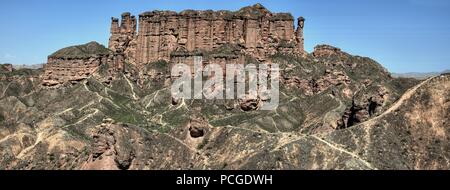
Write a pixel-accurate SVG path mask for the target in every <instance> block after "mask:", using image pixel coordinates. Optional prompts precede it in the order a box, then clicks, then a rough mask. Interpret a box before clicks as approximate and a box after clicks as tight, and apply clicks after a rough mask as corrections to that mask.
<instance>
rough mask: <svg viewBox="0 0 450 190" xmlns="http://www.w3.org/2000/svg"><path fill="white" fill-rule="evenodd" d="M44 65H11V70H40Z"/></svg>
mask: <svg viewBox="0 0 450 190" xmlns="http://www.w3.org/2000/svg"><path fill="white" fill-rule="evenodd" d="M44 64H45V63H41V64H31V65H25V64H22V65H15V64H13V68H14V69H16V70H17V69H40V68H42V67H43V66H44Z"/></svg>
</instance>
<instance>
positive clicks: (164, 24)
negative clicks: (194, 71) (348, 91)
mask: <svg viewBox="0 0 450 190" xmlns="http://www.w3.org/2000/svg"><path fill="white" fill-rule="evenodd" d="M118 22H119V19H117V18H112V25H111V37H110V40H109V48H110V49H111V50H113V51H114V52H124V53H125V55H126V59H127V60H128V61H129V62H130V63H134V64H146V63H150V62H154V61H157V60H166V61H169V60H170V58H171V53H172V52H174V51H179V50H183V51H187V52H193V51H198V50H200V51H211V50H214V49H216V48H219V47H221V46H223V45H225V44H232V45H237V46H239V47H241V48H242V50H241V52H242V53H243V54H247V55H251V56H253V57H256V58H257V59H258V60H260V61H264V60H265V59H266V58H267V57H268V56H270V55H273V54H275V53H277V52H280V51H281V52H286V53H303V52H304V49H303V26H304V19H303V18H299V19H298V25H299V27H298V28H297V30H295V28H294V18H293V17H292V15H291V14H289V13H271V12H270V11H268V10H267V9H266V8H264V7H263V6H262V5H260V4H256V5H253V6H250V7H244V8H242V9H240V10H238V11H235V12H231V11H210V10H208V11H193V10H185V11H182V12H180V13H177V12H172V11H152V12H145V13H142V14H140V15H139V31H138V32H136V18H135V17H134V16H131V15H130V14H129V13H124V14H122V20H121V23H120V25H119V23H118Z"/></svg>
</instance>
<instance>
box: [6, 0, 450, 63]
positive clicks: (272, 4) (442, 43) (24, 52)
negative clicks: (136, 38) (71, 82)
mask: <svg viewBox="0 0 450 190" xmlns="http://www.w3.org/2000/svg"><path fill="white" fill-rule="evenodd" d="M258 2H259V3H261V4H263V5H264V6H265V7H266V8H268V9H269V10H271V11H273V12H291V13H292V14H293V15H294V17H296V18H297V17H299V16H304V17H305V18H306V24H305V39H306V42H305V43H306V44H305V45H306V49H307V51H309V52H310V51H312V49H313V47H314V46H315V45H317V44H322V43H325V44H331V45H334V46H337V47H340V48H341V49H343V50H345V51H347V52H349V53H352V54H356V55H361V56H367V57H371V58H373V59H375V60H377V61H378V62H380V63H381V64H382V65H384V66H385V67H386V68H388V70H390V71H392V72H414V71H416V72H428V71H441V70H445V69H450V51H449V50H450V48H449V46H450V24H449V23H450V22H449V20H450V1H448V0H364V1H362V0H270V1H269V0H259V1H258V0H248V1H247V0H240V1H238V0H235V1H233V0H198V1H195V0H194V1H187V0H1V1H0V15H1V17H0V18H1V19H0V26H1V28H0V63H5V62H10V63H15V64H35V63H43V62H46V57H47V55H49V54H51V53H53V52H54V51H56V50H58V49H60V48H63V47H66V46H69V45H75V44H82V43H86V42H89V41H98V42H100V43H102V44H104V45H107V42H108V38H109V28H110V18H111V17H112V16H114V17H119V16H120V14H121V13H122V12H127V11H128V12H131V13H132V14H135V15H138V14H139V13H141V12H144V11H148V10H154V9H159V10H175V11H180V10H184V9H213V10H220V9H225V10H237V9H239V8H240V7H243V6H247V5H252V4H255V3H258Z"/></svg>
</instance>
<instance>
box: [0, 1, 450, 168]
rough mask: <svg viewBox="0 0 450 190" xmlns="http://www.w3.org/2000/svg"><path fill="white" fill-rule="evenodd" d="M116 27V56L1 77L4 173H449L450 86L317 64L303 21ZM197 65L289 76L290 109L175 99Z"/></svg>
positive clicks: (320, 52)
mask: <svg viewBox="0 0 450 190" xmlns="http://www.w3.org/2000/svg"><path fill="white" fill-rule="evenodd" d="M112 21H113V25H112V36H111V39H110V44H109V47H110V49H111V51H110V50H108V49H106V48H104V47H102V46H101V45H99V44H96V43H89V44H86V45H82V46H75V47H70V48H66V49H63V50H61V51H58V52H56V53H55V54H54V55H52V56H49V64H48V65H47V66H46V67H45V68H44V70H40V69H38V70H31V69H19V70H14V69H13V70H12V71H9V70H10V69H4V70H7V71H6V72H3V70H2V72H0V169H123V170H126V169H129V170H135V169H449V168H450V165H449V163H448V160H449V159H450V155H449V152H450V151H449V150H450V147H449V144H450V143H449V138H448V137H449V135H448V134H450V128H449V127H448V123H449V120H448V118H449V112H450V108H449V107H450V105H449V102H450V101H449V100H448V97H450V94H449V92H450V89H449V88H450V86H449V85H450V75H443V76H439V77H434V78H431V79H428V80H426V81H418V80H414V79H405V78H392V77H391V75H390V73H389V72H387V71H386V69H384V68H383V67H382V66H381V65H380V64H378V63H377V62H375V61H374V60H372V59H370V58H367V57H360V56H353V55H350V54H348V53H345V52H344V51H342V50H340V49H338V48H334V47H332V46H326V45H322V46H318V47H316V48H315V51H314V52H313V53H311V54H306V53H304V52H301V51H300V50H301V49H302V48H303V47H302V46H303V45H302V43H303V35H302V30H301V29H302V28H303V26H304V23H303V22H304V20H303V19H302V18H299V20H298V22H299V23H298V24H299V26H300V27H299V28H298V29H297V30H296V32H294V28H293V26H291V24H292V22H293V19H291V16H290V15H286V14H275V13H270V12H268V11H267V10H266V9H264V8H263V7H262V6H260V5H255V6H252V7H246V8H243V9H241V10H240V11H236V12H228V11H219V12H213V11H183V12H181V13H175V12H168V11H162V12H161V11H155V12H149V13H143V14H141V16H140V17H139V22H140V25H139V28H140V29H139V33H137V31H136V28H137V24H136V22H137V21H136V18H135V17H133V16H131V15H130V14H124V15H123V19H122V21H121V24H120V25H119V20H118V19H113V20H112ZM141 22H142V23H143V24H141ZM255 22H256V25H255ZM194 23H195V25H193V24H194ZM211 23H213V24H211ZM141 27H142V29H141ZM142 31H143V32H142ZM220 31H223V33H222V32H220ZM254 34H256V37H255V35H254ZM265 37H267V39H266V38H265ZM280 39H285V40H287V41H285V40H281V41H280ZM277 40H278V41H277ZM150 42H151V43H150ZM259 42H261V43H262V44H259ZM285 42H288V43H285ZM145 44H147V46H146V45H145ZM144 46H146V47H144ZM260 47H261V48H260ZM142 48H144V49H145V51H144V50H143V49H142ZM156 48H158V49H160V50H161V51H159V50H158V51H156ZM190 48H191V49H190ZM201 48H205V49H201ZM271 48H274V49H271ZM98 50H100V51H98ZM272 50H274V51H273V52H275V54H272V53H273V52H272ZM299 51H300V52H299ZM139 59H141V61H142V62H140V61H139ZM160 59H162V60H160ZM194 59H201V61H202V63H203V64H209V63H218V64H220V65H222V66H224V65H225V64H228V63H238V64H244V65H247V64H250V63H252V64H259V63H279V66H280V75H281V76H280V78H281V79H282V80H281V81H280V104H279V106H278V107H277V108H276V109H275V110H273V111H261V110H259V108H260V106H261V103H262V102H264V101H266V100H267V99H266V98H267V97H263V96H258V97H256V98H255V97H245V98H242V99H237V100H189V99H173V98H172V97H171V92H170V86H171V80H172V79H173V78H171V76H170V68H171V65H172V64H175V63H182V62H185V63H188V64H191V63H193V61H194ZM152 60H157V61H152ZM129 63H131V64H129ZM84 64H87V65H84ZM79 73H80V74H79ZM52 80H54V81H52ZM66 83H73V84H71V85H61V84H66ZM42 84H45V85H56V86H57V87H58V88H47V87H45V86H42ZM408 89H409V90H408Z"/></svg>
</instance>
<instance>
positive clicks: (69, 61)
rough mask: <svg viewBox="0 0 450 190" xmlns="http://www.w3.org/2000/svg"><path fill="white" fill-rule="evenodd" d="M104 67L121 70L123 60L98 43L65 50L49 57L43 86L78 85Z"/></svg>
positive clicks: (45, 67)
mask: <svg viewBox="0 0 450 190" xmlns="http://www.w3.org/2000/svg"><path fill="white" fill-rule="evenodd" d="M102 65H110V67H111V68H113V69H116V70H121V69H122V67H123V59H121V56H119V55H114V54H113V53H112V52H111V51H110V50H108V49H107V48H105V47H104V46H102V45H100V44H98V43H97V42H90V43H87V44H84V45H79V46H71V47H67V48H63V49H61V50H58V51H57V52H55V53H53V54H52V55H50V56H49V57H48V63H47V64H45V66H44V74H43V81H42V84H43V85H44V86H58V85H62V84H64V83H66V82H71V83H77V82H80V81H81V80H84V79H86V78H88V77H90V76H91V75H92V74H93V73H94V72H96V71H97V70H98V69H99V68H100V66H102Z"/></svg>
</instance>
